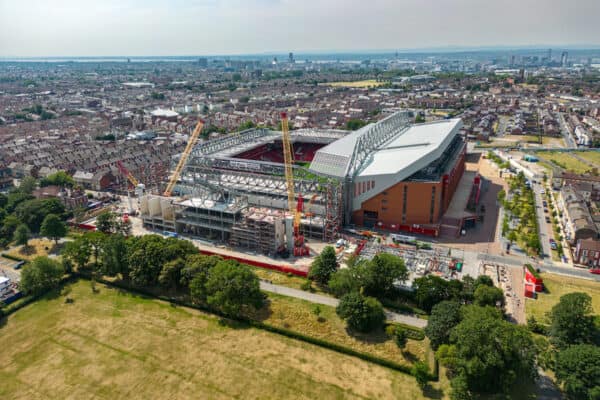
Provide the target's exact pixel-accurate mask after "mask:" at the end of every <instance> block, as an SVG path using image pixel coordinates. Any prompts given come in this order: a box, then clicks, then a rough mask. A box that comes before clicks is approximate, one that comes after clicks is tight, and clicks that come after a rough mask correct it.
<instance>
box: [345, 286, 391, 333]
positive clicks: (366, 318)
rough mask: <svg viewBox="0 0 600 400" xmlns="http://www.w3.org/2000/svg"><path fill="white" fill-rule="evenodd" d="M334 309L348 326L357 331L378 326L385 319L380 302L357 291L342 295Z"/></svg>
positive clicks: (365, 330)
mask: <svg viewBox="0 0 600 400" xmlns="http://www.w3.org/2000/svg"><path fill="white" fill-rule="evenodd" d="M335 311H336V313H337V314H338V315H339V316H340V318H343V319H345V320H346V322H347V324H348V326H349V327H350V328H352V329H354V330H356V331H359V332H369V331H372V330H374V329H377V328H380V327H381V326H382V325H383V322H384V321H385V314H384V312H383V307H382V306H381V303H380V302H379V301H378V300H377V299H375V298H374V297H365V296H363V295H362V294H360V293H358V292H353V293H348V294H346V295H344V297H342V298H341V299H340V303H339V304H338V306H337V307H336V309H335Z"/></svg>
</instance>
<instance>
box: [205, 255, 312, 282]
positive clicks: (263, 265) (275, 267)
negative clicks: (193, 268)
mask: <svg viewBox="0 0 600 400" xmlns="http://www.w3.org/2000/svg"><path fill="white" fill-rule="evenodd" d="M200 253H202V254H206V255H210V256H219V257H221V258H224V259H225V260H236V261H238V262H240V263H242V264H248V265H252V266H253V267H259V268H265V269H271V270H274V271H279V272H283V273H285V274H287V273H290V274H293V275H296V276H301V277H303V278H306V277H307V276H308V273H307V272H305V271H301V270H298V269H295V268H292V267H290V266H285V265H277V264H269V263H266V262H262V261H256V260H249V259H247V258H243V257H235V256H228V255H225V254H221V253H216V252H212V251H208V250H200Z"/></svg>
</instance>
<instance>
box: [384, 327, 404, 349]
mask: <svg viewBox="0 0 600 400" xmlns="http://www.w3.org/2000/svg"><path fill="white" fill-rule="evenodd" d="M386 332H387V334H388V335H389V336H391V337H392V339H394V343H396V346H398V348H400V350H401V351H404V349H405V348H406V344H407V343H408V335H407V333H406V329H404V328H403V327H401V326H400V325H389V326H388V327H387V328H386Z"/></svg>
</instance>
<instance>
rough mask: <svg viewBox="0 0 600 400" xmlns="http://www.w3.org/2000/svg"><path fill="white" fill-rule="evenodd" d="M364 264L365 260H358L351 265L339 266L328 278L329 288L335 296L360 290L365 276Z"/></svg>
mask: <svg viewBox="0 0 600 400" xmlns="http://www.w3.org/2000/svg"><path fill="white" fill-rule="evenodd" d="M366 264H367V263H366V262H362V261H360V262H357V263H356V264H355V265H354V266H352V267H348V268H340V269H338V270H337V271H335V272H334V273H333V274H332V275H331V278H330V279H329V283H328V286H329V290H331V292H332V293H333V294H334V295H335V296H337V297H341V296H343V295H345V294H347V293H350V292H358V291H360V289H361V287H363V285H364V282H365V277H366V276H367V272H366Z"/></svg>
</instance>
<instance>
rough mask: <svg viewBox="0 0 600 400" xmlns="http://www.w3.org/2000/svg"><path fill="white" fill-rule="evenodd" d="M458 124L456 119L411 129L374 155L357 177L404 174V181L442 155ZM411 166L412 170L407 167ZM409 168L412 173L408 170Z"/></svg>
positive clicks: (414, 126)
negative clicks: (404, 172)
mask: <svg viewBox="0 0 600 400" xmlns="http://www.w3.org/2000/svg"><path fill="white" fill-rule="evenodd" d="M460 122H461V120H460V119H458V118H457V119H449V120H442V121H436V122H431V123H426V124H419V125H413V126H411V127H410V128H408V129H407V130H406V131H404V132H403V133H402V134H401V135H399V136H397V137H396V138H395V139H393V140H392V141H391V142H389V143H388V144H386V145H385V146H383V148H381V149H380V150H378V151H377V152H375V153H374V154H373V157H372V159H371V161H370V162H368V163H366V165H365V167H364V168H363V169H362V170H361V171H360V173H359V176H361V177H366V176H376V175H388V174H397V173H399V172H401V171H406V174H403V175H406V176H405V178H408V177H409V176H410V175H412V174H413V173H415V172H417V171H418V170H419V169H421V168H424V167H425V166H426V165H427V164H429V163H430V162H432V161H434V160H436V159H437V158H439V157H440V156H441V155H442V153H443V152H444V150H445V149H446V147H448V145H449V144H450V142H451V141H452V139H453V138H454V136H456V133H457V132H458V129H455V128H456V127H457V125H459V124H460ZM459 129H460V127H459ZM421 160H423V161H425V163H424V165H422V166H420V165H419V164H421V163H419V161H421ZM413 165H414V166H415V167H416V168H409V167H410V166H413ZM413 169H414V171H411V170H413ZM402 179H404V178H402Z"/></svg>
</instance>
